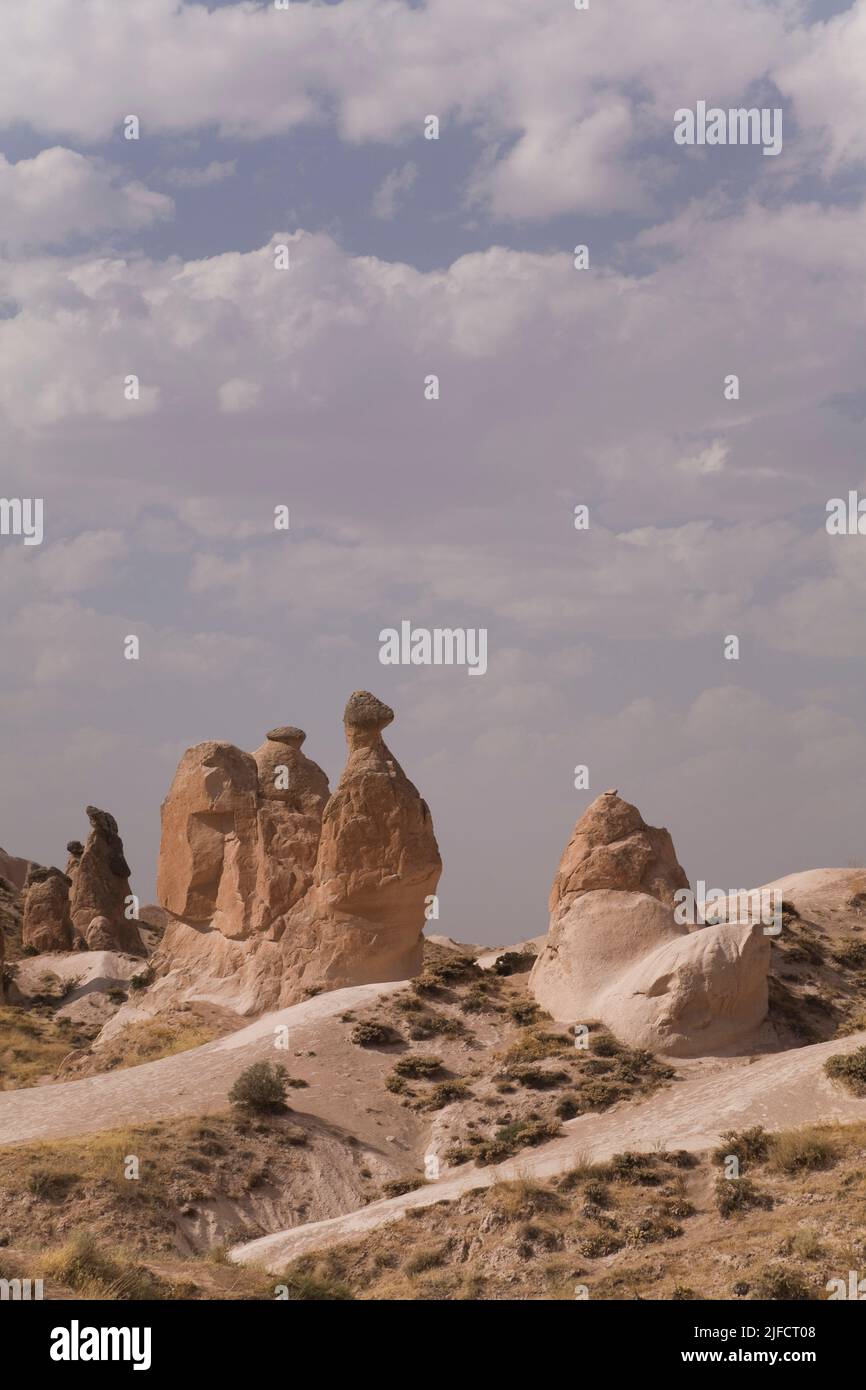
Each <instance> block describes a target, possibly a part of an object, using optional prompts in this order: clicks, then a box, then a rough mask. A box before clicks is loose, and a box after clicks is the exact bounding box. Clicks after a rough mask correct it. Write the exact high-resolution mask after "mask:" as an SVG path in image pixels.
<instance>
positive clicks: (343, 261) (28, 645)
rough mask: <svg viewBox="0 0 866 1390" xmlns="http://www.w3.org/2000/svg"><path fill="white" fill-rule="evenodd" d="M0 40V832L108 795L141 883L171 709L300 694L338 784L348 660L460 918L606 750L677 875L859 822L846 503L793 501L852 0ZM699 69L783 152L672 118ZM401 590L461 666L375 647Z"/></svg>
mask: <svg viewBox="0 0 866 1390" xmlns="http://www.w3.org/2000/svg"><path fill="white" fill-rule="evenodd" d="M0 38H2V40H3V42H2V45H0V153H2V156H3V162H2V163H0V198H2V200H3V205H4V214H5V215H4V217H3V219H2V228H0V240H2V248H0V249H2V258H0V304H2V305H3V316H2V318H0V419H2V431H3V438H4V444H5V447H4V455H3V481H2V489H0V491H2V494H3V495H4V496H7V497H8V496H31V495H39V496H43V497H44V498H45V509H46V539H45V542H44V544H43V546H42V547H40V548H38V549H35V548H28V549H25V548H24V547H22V545H21V544H20V542H18V541H17V540H16V538H0V584H2V593H3V607H2V614H0V627H2V632H0V640H2V643H3V651H4V656H5V658H6V659H5V661H4V665H3V675H2V678H0V722H2V726H3V728H4V731H5V733H4V738H3V740H2V748H0V756H2V767H0V776H2V783H0V785H2V788H3V791H2V800H0V844H2V845H3V846H4V848H6V849H7V850H9V851H10V852H14V853H18V854H24V855H27V856H31V857H34V858H38V859H40V860H42V861H43V862H48V863H61V864H62V862H63V859H64V846H65V843H66V841H67V840H68V839H70V838H73V837H80V836H81V835H82V834H83V833H84V832H85V831H86V820H85V817H84V812H83V807H84V805H85V804H87V803H95V804H97V805H104V806H105V807H106V808H107V809H110V810H111V811H112V812H113V813H114V814H115V815H116V816H117V818H118V821H119V824H120V828H121V832H122V833H123V835H124V837H125V841H126V844H127V849H128V854H129V858H130V862H131V863H132V865H133V868H134V873H135V886H136V888H137V889H138V891H139V892H140V893H141V895H142V897H143V898H147V897H149V896H150V895H151V893H152V889H153V882H154V870H155V858H156V850H157V845H158V834H159V803H160V801H161V799H162V797H163V796H164V795H165V792H166V790H167V788H168V785H169V783H170V780H171V776H172V773H173V770H174V766H175V764H176V762H177V759H178V757H179V756H180V753H181V752H182V751H183V749H184V748H185V747H186V746H187V745H188V744H190V743H193V742H199V741H202V740H204V739H207V738H227V739H231V740H232V741H234V742H237V743H239V744H240V745H241V746H243V747H246V748H254V747H256V746H257V745H258V743H259V742H260V741H261V738H262V735H263V733H264V731H265V730H266V729H267V728H269V727H272V726H273V725H275V724H282V723H295V724H300V725H301V727H303V728H305V729H306V730H307V732H308V740H307V744H306V750H305V751H307V752H308V753H309V754H310V756H312V757H314V758H315V759H316V760H317V761H319V762H320V763H321V764H322V765H323V766H324V767H325V768H326V770H327V771H328V773H329V775H330V777H331V782H332V785H335V783H336V780H337V778H338V776H339V772H340V768H341V765H342V761H343V744H342V731H341V728H340V712H341V710H342V706H343V704H344V702H345V699H346V696H347V695H348V694H349V692H350V691H351V690H353V689H356V688H359V687H366V688H370V689H372V690H374V691H375V692H376V693H377V694H379V695H380V696H381V697H382V698H384V699H386V700H388V702H389V703H391V704H393V705H394V707H395V709H396V710H397V720H396V722H395V724H394V726H393V728H392V730H391V731H390V732H391V738H390V742H391V744H392V746H393V748H394V751H395V753H396V754H397V756H398V757H399V758H400V760H401V762H402V764H403V766H404V767H405V769H406V771H407V773H408V774H409V776H410V777H412V779H413V780H414V781H415V782H416V784H417V785H418V786H419V788H420V790H421V791H422V794H423V795H424V796H425V798H426V799H427V800H428V802H429V803H430V805H431V808H432V811H433V815H434V820H435V824H436V828H437V833H438V835H439V839H440V843H441V846H442V850H443V858H444V860H445V866H446V867H445V874H444V877H443V882H442V918H441V919H440V922H439V924H438V925H439V929H440V930H443V931H446V932H448V933H449V934H452V935H455V936H457V937H461V938H463V939H464V940H470V939H474V940H487V941H492V940H497V939H501V940H505V939H509V938H510V939H517V938H518V937H520V936H523V935H526V934H536V933H538V932H540V931H542V930H543V929H544V926H545V904H546V895H547V891H548V888H549V885H550V881H551V879H552V877H553V872H554V869H555V866H556V863H557V860H558V858H559V855H560V853H561V850H562V848H563V847H564V845H565V843H566V840H567V839H568V835H569V832H570V829H571V826H572V824H573V822H574V821H575V820H576V818H577V817H578V815H579V814H580V813H581V811H582V810H583V809H584V808H585V806H586V804H587V803H588V801H589V800H590V799H591V798H592V796H594V795H596V794H598V793H599V792H601V791H604V790H605V789H606V788H608V787H612V786H616V787H618V788H619V790H620V792H621V794H622V795H624V796H626V797H628V798H629V799H631V800H634V801H635V802H636V803H637V804H638V805H639V806H640V808H641V810H642V811H643V813H644V815H645V817H646V818H647V819H648V820H649V821H650V822H652V823H656V824H659V823H662V824H666V825H667V826H668V827H669V829H670V830H671V832H672V834H673V836H674V841H675V844H676V846H677V848H678V851H679V853H680V858H681V860H682V862H683V864H684V866H685V868H686V870H687V872H688V873H689V874H690V876H691V877H692V880H693V881H694V880H696V879H697V878H702V879H704V880H705V881H706V882H707V883H709V884H711V885H713V886H719V887H724V888H733V887H737V886H751V885H753V884H755V883H759V882H765V881H768V880H770V879H772V878H774V877H776V876H778V875H781V874H783V873H786V872H790V871H793V870H796V869H801V868H809V867H812V866H816V865H822V864H841V865H844V864H847V863H849V862H853V861H857V862H859V861H861V860H862V859H863V856H864V855H866V844H864V836H863V832H862V824H863V807H862V792H861V785H862V766H863V757H864V753H866V735H864V730H863V718H862V710H863V700H862V682H863V650H864V638H866V620H864V612H866V604H864V598H866V592H864V591H866V580H864V573H866V570H864V547H866V537H860V536H854V537H843V538H839V537H829V536H828V535H827V533H826V531H825V528H824V518H825V509H826V502H827V499H828V498H830V497H833V496H838V495H844V494H847V491H848V490H849V489H851V488H854V489H856V488H859V489H860V491H861V495H866V467H864V463H863V431H864V412H863V411H862V409H859V408H858V404H857V403H858V401H860V402H862V399H863V393H864V391H866V382H864V379H863V363H864V360H866V358H864V352H863V348H864V300H863V292H862V285H863V283H864V271H866V265H864V262H866V204H864V188H863V164H864V159H866V89H864V85H863V82H862V72H863V70H864V60H866V3H864V0H859V3H855V4H851V5H844V4H837V3H833V4H828V3H823V4H820V5H809V4H803V3H799V0H778V3H775V0H774V2H772V3H771V0H730V3H727V4H725V5H717V4H714V3H710V0H701V3H698V4H696V3H694V0H668V2H667V3H666V4H665V5H664V6H658V7H652V6H648V5H647V4H646V0H607V3H604V4H603V3H602V2H601V0H593V3H592V5H591V9H590V11H589V12H585V13H578V12H575V11H574V10H573V9H570V8H569V6H568V5H567V4H565V3H564V0H536V3H534V4H533V5H531V6H527V5H526V4H524V3H520V0H490V3H485V4H484V5H483V6H477V7H467V6H466V4H465V0H463V3H458V0H428V3H427V4H426V5H423V6H422V5H407V4H403V3H401V0H341V3H335V4H327V5H315V4H310V3H304V4H298V5H296V6H293V8H292V10H290V11H289V12H288V13H282V12H281V13H276V12H274V11H273V10H272V7H271V6H268V5H264V4H258V5H255V4H242V5H230V4H221V5H211V6H210V7H209V8H208V9H207V10H206V9H205V8H204V7H201V6H192V5H178V4H175V3H174V2H173V0H136V2H135V4H129V5H126V4H124V5H122V6H119V5H117V4H116V3H109V0H78V3H77V5H76V6H74V7H71V6H68V5H66V4H62V3H60V0H47V3H45V4H43V5H40V6H39V7H33V6H32V4H29V3H25V0H7V3H6V5H5V6H4V11H3V15H2V18H0ZM698 100H706V101H707V102H708V103H709V104H718V105H720V106H723V107H727V106H729V105H732V106H740V105H748V104H756V105H767V106H773V107H774V106H779V107H781V109H782V110H783V113H784V146H783V150H782V153H781V155H780V156H779V157H778V158H775V159H768V158H764V157H762V155H761V152H760V150H759V149H756V148H753V147H743V148H713V149H710V148H704V149H702V150H699V149H695V148H684V147H680V146H676V145H675V144H674V142H673V139H672V129H673V113H674V111H675V110H676V109H677V108H678V107H681V106H693V105H694V104H695V103H696V102H697V101H698ZM130 112H132V113H136V114H138V115H139V116H140V119H141V138H140V139H139V140H138V141H127V140H124V139H123V136H122V125H123V120H124V117H125V116H126V115H127V114H129V113H130ZM430 113H434V114H438V115H439V118H440V122H441V129H440V139H439V140H438V141H428V140H425V139H424V138H423V123H424V118H425V117H426V116H427V115H428V114H430ZM286 239H288V241H289V244H290V246H291V255H292V269H291V271H290V272H289V273H288V274H287V275H286V276H285V277H283V278H280V276H278V275H276V274H275V272H274V270H273V246H274V245H275V244H276V243H277V242H278V241H281V240H286ZM577 243H586V244H588V245H589V247H590V253H591V266H590V269H589V270H588V271H586V272H577V271H575V270H574V268H573V265H572V251H573V247H574V246H575V244H577ZM431 372H435V373H436V374H438V375H439V376H440V381H441V387H442V390H441V398H440V400H439V401H437V402H435V403H430V402H426V401H425V400H424V398H423V380H424V377H425V376H426V375H427V374H428V373H431ZM731 372H734V373H737V374H738V375H739V376H740V380H741V395H740V399H739V401H736V402H730V401H726V400H725V399H724V396H723V389H722V386H723V381H724V378H725V376H726V375H727V374H728V373H731ZM127 373H136V374H137V375H139V376H140V379H141V383H142V399H141V400H140V401H139V402H137V403H136V404H134V405H133V404H131V403H129V402H125V401H124V400H123V390H122V383H123V379H124V377H125V375H126V374H127ZM580 502H583V503H586V504H587V505H589V506H590V512H591V525H590V530H589V531H588V532H586V533H576V532H575V531H574V528H573V525H572V514H573V507H574V505H575V504H576V503H580ZM279 503H285V504H287V505H289V506H290V507H291V512H292V528H291V531H290V533H289V534H288V535H276V534H275V533H274V531H273V527H272V523H271V517H272V514H273V508H274V506H275V505H277V504H279ZM404 618H409V619H411V620H412V621H413V622H415V623H418V624H423V625H428V626H447V627H454V626H469V627H478V626H486V627H487V628H488V631H489V669H488V673H487V675H485V676H484V677H483V678H481V679H468V678H467V676H466V673H465V672H462V671H459V670H454V669H434V668H405V669H404V668H396V669H394V668H388V667H383V666H381V665H380V663H379V661H378V640H377V639H378V632H379V630H380V629H381V628H383V627H386V626H399V623H400V621H401V620H402V619H404ZM130 632H135V633H137V634H139V635H140V636H141V643H142V657H141V660H140V661H139V662H138V663H132V662H125V661H124V660H123V658H122V640H123V637H124V636H125V635H126V634H127V633H130ZM730 633H734V634H738V635H739V636H740V638H741V656H740V660H739V661H738V662H728V661H725V660H724V657H723V655H722V652H723V640H724V637H725V636H726V635H728V634H730ZM578 763H586V764H588V765H589V768H590V791H589V793H585V792H576V791H575V790H574V788H573V785H572V782H573V768H574V766H575V765H576V764H578Z"/></svg>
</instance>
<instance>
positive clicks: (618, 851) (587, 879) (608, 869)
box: [549, 791, 689, 913]
mask: <svg viewBox="0 0 866 1390" xmlns="http://www.w3.org/2000/svg"><path fill="white" fill-rule="evenodd" d="M688 886H689V880H688V878H687V877H686V874H685V871H684V869H683V868H682V867H681V866H680V864H679V863H678V862H677V856H676V853H675V851H674V845H673V841H672V839H671V837H670V835H669V833H668V831H667V830H660V829H657V828H656V827H655V826H652V825H647V824H646V822H645V821H644V819H643V816H642V815H641V813H640V811H639V810H638V809H637V807H636V806H632V805H630V803H629V802H628V801H623V799H622V797H620V796H618V795H617V793H616V792H615V791H609V792H604V794H603V795H602V796H599V797H596V799H595V801H594V802H593V803H592V805H591V806H590V807H589V808H588V810H587V811H586V812H585V813H584V814H583V815H582V816H581V818H580V820H579V821H578V822H577V825H576V826H575V827H574V830H573V831H572V835H571V839H570V840H569V842H568V844H567V845H566V847H565V851H564V853H563V856H562V859H561V860H560V864H559V869H558V870H557V873H556V878H555V879H554V881H553V887H552V889H551V890H550V904H549V906H550V911H551V913H557V912H564V911H567V910H568V909H569V908H570V907H571V904H572V903H573V902H574V900H575V899H576V898H578V897H579V896H580V894H581V893H588V892H590V891H591V890H592V889H595V888H615V889H619V890H620V891H623V892H626V891H627V892H632V893H648V894H649V895H650V896H651V897H653V898H658V900H659V902H663V903H668V904H670V906H671V907H673V904H674V893H675V892H676V891H677V889H678V888H688Z"/></svg>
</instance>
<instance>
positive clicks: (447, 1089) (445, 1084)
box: [416, 1078, 469, 1110]
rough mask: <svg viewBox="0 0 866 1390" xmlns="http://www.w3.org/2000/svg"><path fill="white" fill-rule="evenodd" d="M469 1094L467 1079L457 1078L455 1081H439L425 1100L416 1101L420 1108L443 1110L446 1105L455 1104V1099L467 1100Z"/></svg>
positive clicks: (417, 1106)
mask: <svg viewBox="0 0 866 1390" xmlns="http://www.w3.org/2000/svg"><path fill="white" fill-rule="evenodd" d="M468 1095H469V1088H468V1087H467V1085H466V1082H465V1081H462V1080H460V1079H459V1078H455V1079H454V1080H453V1081H439V1082H438V1083H437V1084H436V1085H435V1086H433V1087H432V1089H431V1090H430V1091H429V1092H428V1094H427V1095H426V1096H425V1097H424V1099H423V1100H420V1101H417V1102H416V1108H417V1109H418V1110H442V1109H444V1107H445V1106H446V1105H453V1104H454V1102H455V1101H458V1100H465V1099H466V1097H467V1096H468Z"/></svg>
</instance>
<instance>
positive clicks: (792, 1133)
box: [770, 1129, 838, 1173]
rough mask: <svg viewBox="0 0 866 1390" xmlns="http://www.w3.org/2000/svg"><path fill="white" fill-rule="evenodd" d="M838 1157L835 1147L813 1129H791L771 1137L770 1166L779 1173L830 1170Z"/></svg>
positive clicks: (830, 1141)
mask: <svg viewBox="0 0 866 1390" xmlns="http://www.w3.org/2000/svg"><path fill="white" fill-rule="evenodd" d="M837 1157H838V1153H837V1150H836V1145H835V1144H834V1143H833V1142H832V1140H830V1139H828V1138H827V1137H826V1136H825V1135H823V1134H821V1133H820V1131H818V1130H815V1129H793V1130H787V1131H786V1132H785V1133H784V1134H775V1135H773V1138H772V1141H771V1144H770V1166H771V1167H772V1168H775V1169H776V1171H777V1172H780V1173H802V1172H810V1171H813V1170H815V1169H819V1168H830V1167H831V1166H832V1165H833V1163H835V1161H836V1159H837Z"/></svg>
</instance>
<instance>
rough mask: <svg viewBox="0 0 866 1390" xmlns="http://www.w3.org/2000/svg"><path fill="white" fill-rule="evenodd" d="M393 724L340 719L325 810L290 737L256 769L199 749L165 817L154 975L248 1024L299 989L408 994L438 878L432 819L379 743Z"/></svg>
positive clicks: (282, 735)
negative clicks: (162, 973) (245, 1017)
mask: <svg viewBox="0 0 866 1390" xmlns="http://www.w3.org/2000/svg"><path fill="white" fill-rule="evenodd" d="M393 717H394V715H393V712H392V711H391V710H390V709H389V708H388V706H387V705H383V704H382V703H381V701H379V700H377V699H376V698H375V696H373V695H370V694H368V693H367V692H365V691H358V692H356V693H355V694H354V695H353V696H352V697H351V698H350V700H349V703H348V705H347V706H346V712H345V717H344V722H345V729H346V737H347V741H348V744H349V757H348V762H347V764H346V768H345V771H344V773H343V776H342V778H341V781H340V784H339V787H338V788H337V790H336V792H335V793H334V795H333V796H332V797H330V798H329V795H328V780H327V777H326V775H325V773H324V772H323V771H322V769H321V768H320V767H318V766H317V764H316V763H314V762H312V761H311V760H310V759H309V758H307V757H306V756H305V754H304V753H303V752H302V751H301V745H302V744H303V741H304V738H305V735H304V733H303V731H302V730H301V729H297V728H294V727H289V726H286V727H281V728H277V729H272V730H271V731H270V732H269V733H268V735H267V738H266V740H265V742H264V743H263V744H262V746H261V747H260V748H258V749H257V750H256V752H255V754H253V755H250V754H249V753H245V752H242V751H241V749H239V748H236V747H235V746H234V745H233V744H228V743H203V744H198V745H197V746H196V747H194V748H191V749H189V750H188V751H187V752H186V753H185V754H184V756H183V758H182V759H181V762H180V764H179V766H178V770H177V773H176V775H175V778H174V781H173V782H172V786H171V789H170V791H169V794H168V796H167V797H166V800H165V802H164V803H163V808H162V843H161V848H160V862H159V876H158V882H157V895H158V898H159V901H160V902H161V904H162V905H163V907H165V908H166V909H167V910H168V911H169V912H170V913H171V914H172V918H173V919H174V920H173V921H172V924H171V925H170V926H169V927H168V929H167V931H166V934H165V938H164V940H163V945H162V959H163V961H164V963H165V964H166V965H167V966H168V967H169V968H170V969H171V970H174V971H175V972H177V974H178V976H181V975H182V976H184V977H185V978H186V979H187V980H188V981H189V982H190V985H191V986H197V988H198V989H199V991H203V992H204V997H208V998H214V999H217V1000H219V999H222V1000H225V1001H227V1002H228V1001H229V1000H230V1001H231V1004H232V1007H234V1008H236V1009H237V1010H238V1011H239V1012H245V1013H251V1012H256V1011H261V1010H263V1009H266V1008H273V1007H276V1006H277V1005H278V1004H287V1003H292V1002H294V1001H295V1000H296V999H299V998H302V997H303V996H304V995H305V994H306V993H307V992H309V991H310V990H318V989H322V988H329V989H336V988H339V987H341V986H343V985H350V984H362V983H369V982H373V981H378V980H393V979H403V978H406V977H408V976H409V975H411V974H414V973H415V972H416V971H417V970H418V969H419V967H420V962H421V933H422V930H423V926H424V921H425V917H424V909H425V900H426V898H427V896H428V895H429V894H431V893H433V892H434V890H435V886H436V883H437V881H438V878H439V873H440V869H441V863H440V859H439V852H438V849H437V846H436V840H435V836H434V834H433V826H432V821H431V818H430V812H429V810H428V808H427V806H426V804H425V802H424V801H422V799H421V797H420V796H419V794H418V792H417V791H416V789H415V788H414V787H413V785H412V783H411V782H410V781H409V780H408V778H407V777H406V775H405V773H404V772H403V770H402V768H401V767H400V766H399V764H398V763H397V761H396V759H395V758H394V757H393V755H392V754H391V753H390V752H389V750H388V749H387V747H386V746H385V744H384V742H383V740H382V733H381V731H382V729H383V728H385V727H386V725H387V724H389V723H390V722H391V720H392V719H393Z"/></svg>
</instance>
